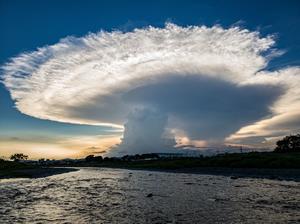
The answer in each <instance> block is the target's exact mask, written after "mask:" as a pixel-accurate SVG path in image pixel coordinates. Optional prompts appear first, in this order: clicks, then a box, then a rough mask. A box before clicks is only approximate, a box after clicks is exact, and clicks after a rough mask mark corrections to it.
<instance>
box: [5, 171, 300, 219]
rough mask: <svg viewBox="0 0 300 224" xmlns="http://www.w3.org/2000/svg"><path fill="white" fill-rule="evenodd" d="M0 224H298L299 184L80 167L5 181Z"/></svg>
mask: <svg viewBox="0 0 300 224" xmlns="http://www.w3.org/2000/svg"><path fill="white" fill-rule="evenodd" d="M147 196H148V197H147ZM0 223H1V224H2V223H109V224H113V223H138V224H140V223H300V183H299V182H294V181H277V180H267V179H255V178H240V179H230V178H229V177H224V176H211V175H199V174H182V173H168V172H151V171H132V170H121V169H104V168H81V169H80V170H79V171H76V172H70V173H65V174H60V175H55V176H51V177H47V178H39V179H14V180H9V181H5V180H2V181H1V182H0Z"/></svg>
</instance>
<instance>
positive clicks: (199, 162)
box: [78, 152, 300, 169]
mask: <svg viewBox="0 0 300 224" xmlns="http://www.w3.org/2000/svg"><path fill="white" fill-rule="evenodd" d="M78 166H99V167H113V168H140V169H182V168H197V167H226V168H300V153H288V154H282V153H274V152H251V153H234V154H223V155H217V156H212V157H200V158H169V159H166V158H164V159H153V160H132V161H125V160H122V159H116V158H114V159H110V160H108V159H104V160H103V161H99V162H84V163H82V164H78Z"/></svg>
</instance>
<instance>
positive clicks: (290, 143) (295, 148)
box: [274, 134, 300, 153]
mask: <svg viewBox="0 0 300 224" xmlns="http://www.w3.org/2000/svg"><path fill="white" fill-rule="evenodd" d="M276 145H277V147H276V148H275V150H274V151H275V152H289V153H290V152H300V134H297V135H290V136H286V137H284V138H283V139H282V140H279V141H278V142H277V143H276Z"/></svg>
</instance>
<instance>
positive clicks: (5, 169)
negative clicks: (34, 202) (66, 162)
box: [0, 161, 78, 179]
mask: <svg viewBox="0 0 300 224" xmlns="http://www.w3.org/2000/svg"><path fill="white" fill-rule="evenodd" d="M77 170H78V169H76V168H65V167H59V168H57V167H40V166H32V165H28V164H22V163H17V162H11V161H0V179H6V178H41V177H48V176H52V175H57V174H62V173H67V172H73V171H77Z"/></svg>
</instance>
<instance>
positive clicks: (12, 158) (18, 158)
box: [10, 153, 28, 162]
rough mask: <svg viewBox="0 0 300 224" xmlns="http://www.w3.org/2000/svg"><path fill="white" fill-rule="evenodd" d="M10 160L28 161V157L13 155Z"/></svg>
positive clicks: (19, 154)
mask: <svg viewBox="0 0 300 224" xmlns="http://www.w3.org/2000/svg"><path fill="white" fill-rule="evenodd" d="M10 159H11V160H13V161H16V162H18V161H20V160H27V159H28V156H27V155H24V154H23V153H16V154H13V155H11V156H10Z"/></svg>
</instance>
